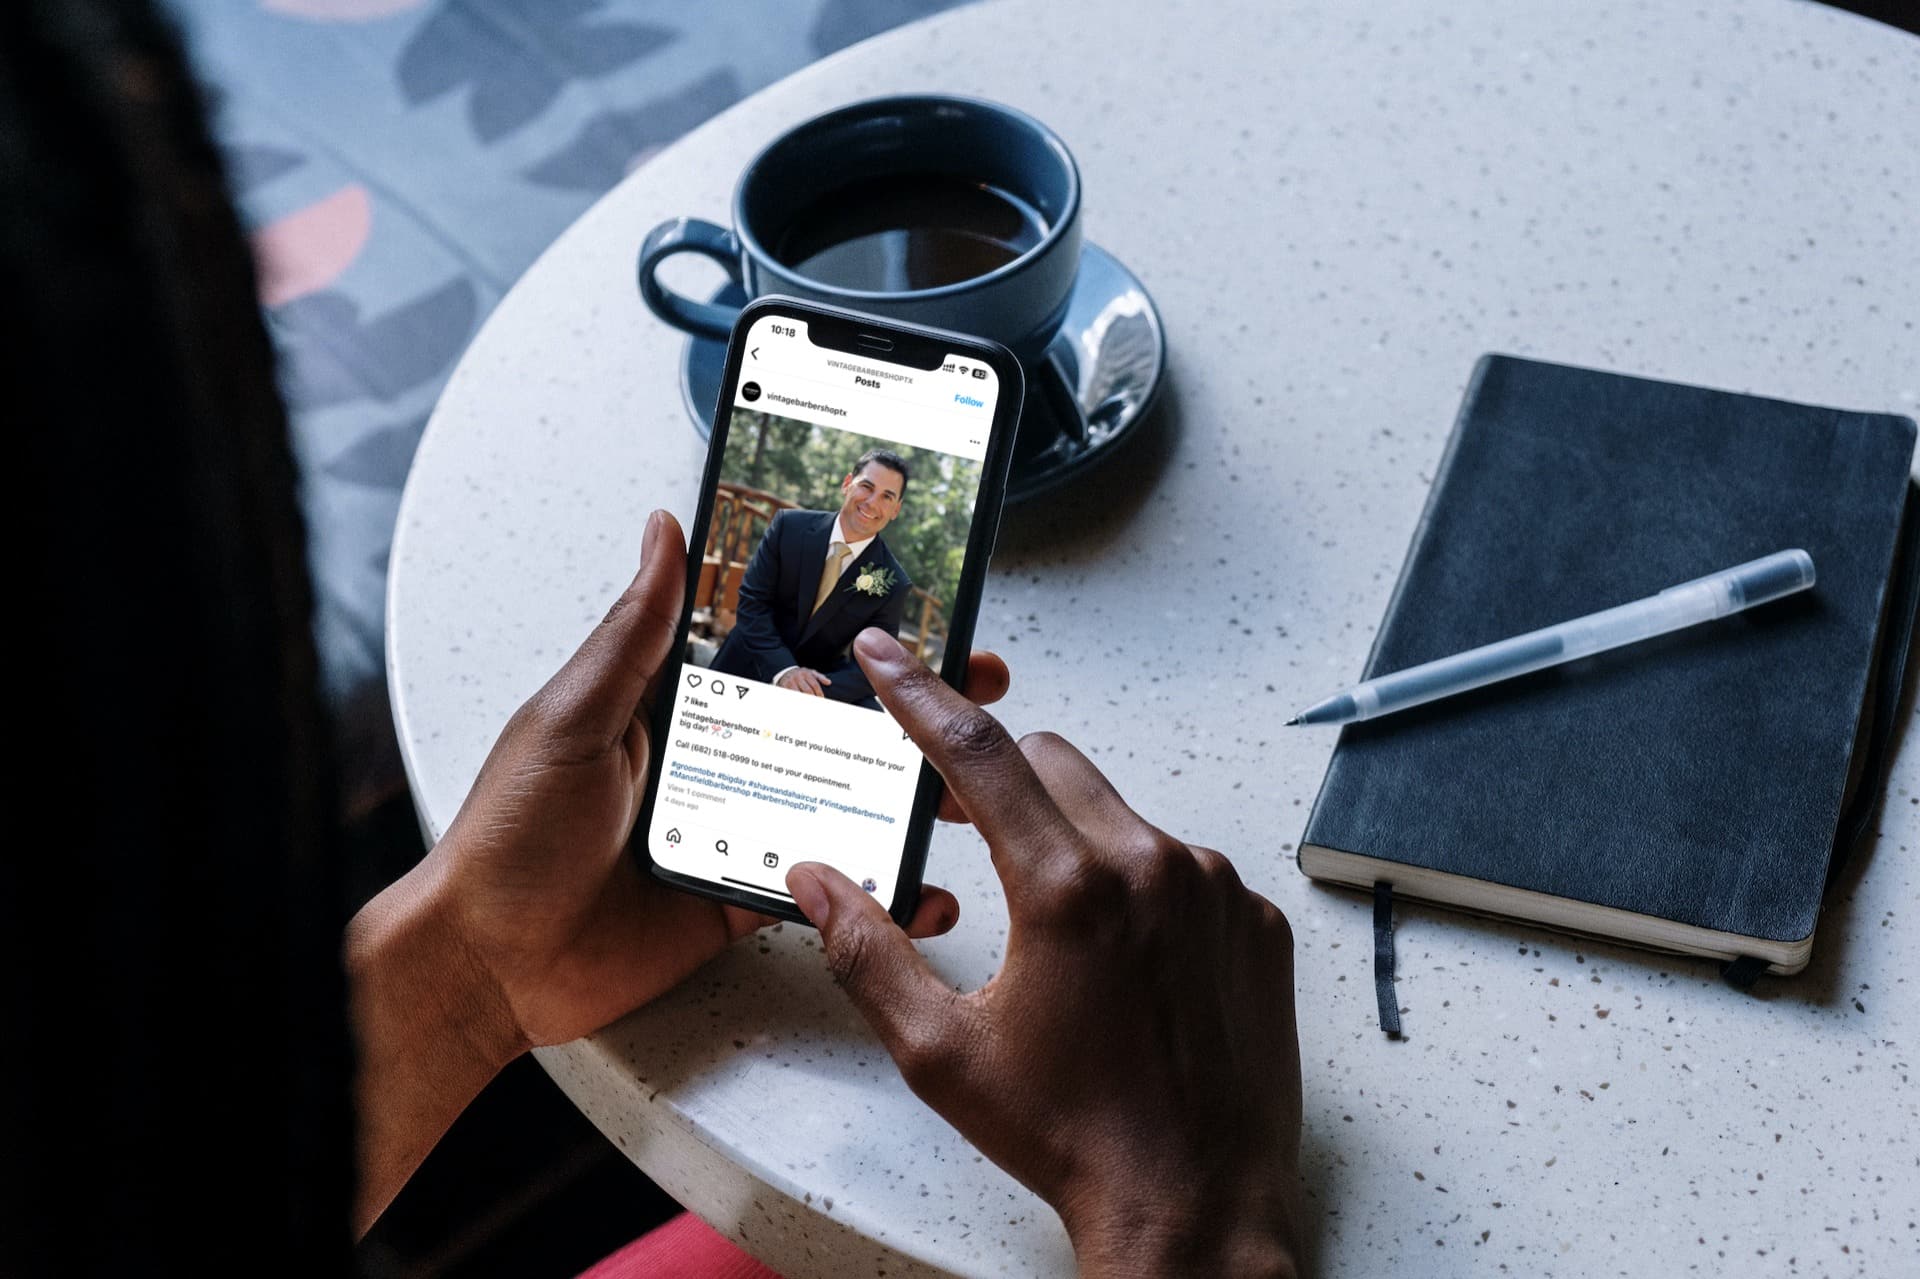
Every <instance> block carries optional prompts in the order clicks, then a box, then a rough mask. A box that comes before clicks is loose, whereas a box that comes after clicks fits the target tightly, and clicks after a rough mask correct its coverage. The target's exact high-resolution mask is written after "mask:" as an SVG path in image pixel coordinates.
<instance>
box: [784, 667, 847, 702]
mask: <svg viewBox="0 0 1920 1279" xmlns="http://www.w3.org/2000/svg"><path fill="white" fill-rule="evenodd" d="M773 682H774V683H776V684H778V685H779V686H780V687H781V688H790V689H792V690H793V691H794V692H796V693H811V694H813V695H814V696H815V697H825V696H826V695H827V685H829V684H831V683H833V681H832V680H830V679H828V678H827V677H826V676H825V675H822V674H821V673H820V672H819V671H816V670H811V669H809V668H807V667H805V666H796V667H794V668H793V669H792V670H790V671H781V672H780V674H779V675H778V676H777V677H776V678H775V679H774V681H773Z"/></svg>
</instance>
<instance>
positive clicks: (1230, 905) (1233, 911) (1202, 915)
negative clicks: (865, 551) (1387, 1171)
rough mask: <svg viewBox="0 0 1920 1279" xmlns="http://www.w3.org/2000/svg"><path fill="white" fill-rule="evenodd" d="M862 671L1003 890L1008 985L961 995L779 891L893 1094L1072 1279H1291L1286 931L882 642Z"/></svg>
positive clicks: (1073, 755)
mask: <svg viewBox="0 0 1920 1279" xmlns="http://www.w3.org/2000/svg"><path fill="white" fill-rule="evenodd" d="M855 651H856V653H857V654H858V657H859V660H860V662H861V664H862V666H863V667H864V668H865V670H866V672H867V674H868V676H869V678H870V679H871V680H872V682H873V685H874V688H875V690H876V692H877V693H878V695H879V697H880V699H881V701H882V703H883V704H884V705H885V706H886V707H887V709H888V710H889V711H890V712H892V714H893V715H894V717H895V718H896V719H897V720H898V721H899V722H900V724H901V726H902V727H903V728H904V729H905V730H906V731H907V732H908V733H910V734H912V736H913V738H914V740H915V742H916V743H917V744H918V745H919V746H920V748H921V750H922V751H924V752H925V753H926V755H927V757H928V759H929V760H931V761H932V762H933V764H934V765H935V767H936V768H938V770H939V771H940V774H941V776H942V778H943V779H944V780H945V782H946V785H947V787H948V790H949V791H950V793H951V796H952V798H953V800H954V802H955V803H956V804H957V806H958V808H959V809H960V810H961V811H962V812H964V813H965V814H967V815H970V816H971V817H972V818H973V819H974V822H975V825H976V826H978V827H979V829H980V831H981V834H982V835H983V836H984V837H985V838H986V841H987V844H988V848H989V850H990V852H991V854H992V856H993V861H994V866H995V868H996V870H997V871H998V873H999V875H1000V877H1001V880H1002V883H1003V884H1004V885H1005V887H1006V891H1007V902H1008V913H1009V921H1010V928H1009V935H1008V940H1007V949H1006V958H1005V961H1004V963H1003V965H1002V967H1001V970H1000V972H999V973H998V974H997V975H996V976H995V977H994V978H993V980H992V981H990V982H989V983H988V984H987V985H986V986H985V987H983V988H982V989H981V990H979V991H976V992H973V993H971V994H956V993H955V992H953V991H952V990H950V989H949V988H947V987H946V985H945V984H944V983H943V982H941V981H940V979H939V978H938V977H937V976H936V975H935V974H934V973H933V972H932V970H931V969H930V968H928V967H927V965H926V963H925V961H924V960H923V959H922V958H921V957H920V955H919V953H918V952H917V951H916V950H915V949H914V948H913V946H912V944H911V943H910V942H909V941H908V940H907V938H906V936H905V935H904V934H903V933H901V932H900V930H899V929H898V928H897V927H895V926H894V925H893V923H892V921H891V920H890V919H888V918H887V916H886V914H885V913H884V912H883V911H881V910H880V909H879V908H878V906H877V903H875V902H873V901H872V900H871V898H870V897H869V895H868V894H866V893H863V892H861V891H860V890H859V889H858V888H857V887H856V886H854V885H853V884H851V883H850V882H849V881H847V880H846V879H845V878H844V877H843V876H840V875H838V874H837V873H836V872H834V871H832V870H830V869H828V868H826V867H824V866H821V865H817V864H808V865H803V866H798V867H795V868H794V869H793V871H792V872H791V873H790V874H789V877H788V885H789V891H790V892H792V893H793V895H794V897H795V899H796V900H797V901H798V902H799V904H800V906H801V908H802V910H803V911H805V912H806V913H807V915H808V916H809V918H811V919H813V921H814V923H815V924H816V926H818V927H819V928H820V930H821V934H822V937H823V939H824V942H825V949H826V952H827V957H828V960H829V963H830V964H831V966H832V967H833V970H834V972H835V975H836V977H837V978H838V979H839V980H840V982H841V983H842V985H843V986H844V987H845V988H846V990H847V992H848V994H849V996H850V997H851V998H852V999H853V1001H854V1002H855V1004H856V1005H857V1006H858V1007H859V1008H860V1010H861V1011H862V1013H863V1014H864V1015H865V1016H866V1017H867V1019H868V1021H869V1022H870V1023H871V1024H872V1025H873V1027H874V1029H875V1031H876V1032H877V1033H878V1034H879V1035H880V1037H881V1039H882V1042H883V1043H884V1044H885V1045H886V1047H887V1049H888V1051H889V1052H890V1053H892V1054H893V1056H894V1057H895V1059H896V1060H897V1061H898V1062H899V1064H900V1067H901V1071H902V1074H903V1075H904V1077H905V1078H906V1080H907V1083H908V1084H909V1086H910V1087H912V1088H913V1089H914V1091H915V1092H916V1093H918V1094H919V1095H920V1096H921V1097H922V1098H923V1099H924V1100H926V1101H927V1102H928V1103H929V1104H930V1105H932V1106H933V1107H934V1109H936V1110H937V1111H939V1112H940V1113H941V1114H942V1115H943V1116H945V1117H946V1118H947V1119H948V1121H949V1122H951V1123H953V1124H954V1126H955V1127H956V1128H958V1129H959V1130H960V1131H961V1132H962V1133H963V1134H964V1135H966V1136H967V1137H968V1138H969V1139H970V1140H972V1141H973V1142H974V1144H975V1145H976V1146H978V1147H979V1149H980V1150H981V1151H982V1152H983V1153H984V1154H986V1155H987V1156H988V1157H989V1158H991V1159H993V1160H994V1161H995V1162H996V1163H998V1164H1000V1165H1001V1166H1002V1167H1003V1168H1005V1169H1007V1170H1008V1171H1009V1172H1010V1173H1012V1174H1013V1175H1014V1176H1015V1177H1017V1178H1019V1179H1020V1180H1021V1181H1023V1182H1025V1183H1026V1184H1027V1185H1028V1186H1030V1187H1032V1188H1033V1189H1034V1190H1035V1191H1036V1192H1037V1193H1039V1194H1040V1195H1041V1196H1042V1197H1043V1198H1045V1199H1047V1201H1048V1202H1049V1203H1051V1204H1052V1205H1053V1206H1054V1207H1055V1208H1056V1209H1057V1210H1058V1211H1059V1212H1060V1214H1061V1216H1062V1219H1063V1221H1064V1222H1065V1223H1066V1226H1067V1229H1068V1231H1069V1233H1070V1234H1071V1235H1072V1236H1073V1239H1074V1244H1075V1249H1076V1252H1077V1253H1078V1254H1079V1257H1080V1260H1081V1264H1082V1267H1083V1272H1087V1273H1091V1272H1094V1271H1097V1270H1099V1269H1102V1268H1104V1267H1105V1266H1106V1265H1107V1264H1108V1263H1109V1262H1120V1261H1122V1260H1126V1259H1130V1260H1131V1264H1133V1265H1135V1266H1138V1265H1140V1264H1141V1262H1142V1260H1143V1259H1146V1258H1151V1257H1153V1256H1154V1255H1155V1252H1156V1250H1157V1249H1167V1250H1172V1251H1177V1252H1178V1253H1179V1254H1180V1265H1181V1266H1182V1267H1185V1268H1188V1269H1191V1268H1192V1267H1193V1266H1195V1265H1197V1264H1206V1261H1205V1259H1207V1258H1211V1259H1212V1260H1213V1261H1217V1262H1221V1263H1224V1262H1225V1261H1227V1260H1228V1259H1229V1258H1241V1259H1248V1258H1252V1259H1260V1260H1263V1261H1265V1262H1268V1263H1271V1265H1269V1266H1265V1267H1263V1268H1266V1269H1271V1270H1273V1271H1274V1272H1284V1267H1285V1266H1289V1265H1291V1257H1292V1255H1293V1253H1292V1250H1293V1246H1294V1242H1295V1231H1296V1229H1297V1222H1298V1187H1297V1176H1296V1164H1297V1159H1298V1147H1299V1136H1300V1108H1301V1103H1300V1075H1299V1050H1298V1046H1297V1041H1296V1035H1295V1026H1294V1016H1293V966H1292V935H1291V932H1290V931H1289V929H1288V926H1287V922H1286V919H1285V917H1284V916H1282V914H1281V913H1280V912H1279V910H1277V909H1276V908H1275V907H1274V906H1273V905H1272V904H1271V903H1270V902H1268V901H1266V899H1264V898H1262V897H1261V896H1259V895H1258V894H1257V893H1254V892H1251V891H1250V890H1248V889H1247V888H1246V887H1245V886H1244V885H1243V884H1242V883H1241V882H1240V878H1239V876H1238V875H1237V874H1236V873H1235V872H1234V870H1233V867H1232V864H1231V862H1229V861H1228V859H1227V858H1225V857H1223V856H1221V855H1220V854H1219V853H1217V852H1214V851H1213V850H1210V849H1204V848H1195V847H1192V846H1189V845H1187V844H1185V843H1183V842H1181V841H1180V840H1178V839H1176V838H1174V837H1173V836H1171V835H1168V834H1167V833H1166V832H1164V831H1161V830H1159V829H1158V828H1156V827H1154V826H1153V825H1152V824H1150V823H1148V822H1147V821H1145V820H1144V819H1143V818H1141V817H1140V816H1139V814H1137V813H1135V812H1134V811H1133V809H1132V808H1130V807H1129V806H1128V805H1127V803H1126V801H1125V800H1124V799H1122V798H1121V796H1120V795H1119V793H1118V792H1117V791H1116V790H1115V789H1114V788H1113V786H1112V785H1111V783H1109V782H1108V781H1107V779H1106V777H1105V776H1104V775H1102V774H1101V772H1100V771H1099V769H1097V768H1096V767H1094V765H1093V764H1092V762H1091V761H1089V760H1088V759H1087V758H1086V757H1085V756H1084V755H1082V754H1081V753H1080V752H1079V751H1078V750H1077V749H1075V748H1074V747H1073V746H1072V744H1071V743H1068V742H1067V741H1065V740H1064V739H1062V738H1059V737H1056V736H1053V735H1051V734H1039V735H1034V736H1031V737H1028V738H1025V739H1022V740H1021V741H1019V742H1015V741H1014V740H1013V739H1012V738H1011V737H1010V736H1009V735H1008V734H1007V733H1006V730H1005V729H1004V728H1002V727H1001V726H1000V725H999V723H998V721H996V720H995V719H994V718H993V717H992V716H991V715H990V714H988V713H987V712H985V711H983V710H981V709H980V708H979V707H977V706H975V705H973V704H971V703H969V702H968V701H967V700H966V699H965V698H963V697H962V696H961V695H960V694H959V693H957V692H955V691H954V690H953V689H951V688H948V687H947V686H945V685H944V684H942V683H941V682H940V681H939V680H938V679H934V678H931V677H929V676H928V675H927V674H926V673H925V672H924V670H921V669H917V666H918V664H917V663H914V662H912V660H911V659H910V657H908V655H907V654H906V653H905V652H904V651H903V650H901V649H900V647H899V645H898V644H897V643H895V642H894V641H893V640H892V639H891V638H889V637H886V636H883V635H878V634H876V633H875V632H871V631H869V632H867V633H866V634H864V635H863V636H862V637H861V638H860V639H859V640H858V641H857V643H856V646H855ZM1167 1259H1168V1261H1169V1263H1171V1260H1172V1252H1171V1251H1170V1252H1169V1254H1168V1257H1167ZM1150 1268H1151V1267H1150ZM1219 1272H1221V1273H1225V1272H1226V1271H1224V1270H1222V1271H1219Z"/></svg>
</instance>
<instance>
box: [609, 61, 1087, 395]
mask: <svg viewBox="0 0 1920 1279" xmlns="http://www.w3.org/2000/svg"><path fill="white" fill-rule="evenodd" d="M676 253H697V254H700V255H701V256H703V257H708V258H711V259H713V260H714V261H715V262H718V263H719V264H720V265H721V267H723V268H724V269H725V270H726V272H727V274H728V276H730V277H731V278H732V280H733V282H734V283H735V284H736V285H738V286H739V288H740V289H741V291H742V292H744V293H745V294H746V296H747V297H749V298H754V297H759V296H761V295H762V294H767V293H782V294H786V295H787V296H789V297H796V298H803V299H806V300H809V301H816V302H824V303H827V304H829V305H834V306H843V307H850V308H852V309H854V310H858V311H867V312H870V313H872V314H875V315H879V316H883V317H886V318H890V319H897V320H901V321H905V322H908V323H913V324H928V325H933V326H934V327H936V328H944V329H955V330H958V331H959V332H962V333H972V334H978V335H979V336H981V337H988V338H992V339H994V340H995V341H998V342H1001V343H1003V344H1005V345H1006V346H1008V347H1011V348H1012V349H1013V351H1014V353H1015V354H1016V355H1018V356H1020V357H1021V358H1022V359H1023V360H1028V361H1032V360H1036V359H1038V358H1039V356H1040V354H1041V352H1043V351H1044V350H1045V349H1046V345H1047V342H1048V340H1049V339H1051V338H1052V337H1053V334H1054V331H1055V330H1056V329H1058V328H1059V327H1060V322H1061V320H1062V318H1063V317H1064V316H1065V315H1066V310H1067V302H1068V299H1069V296H1070V295H1071V293H1072V291H1073V281H1074V276H1075V275H1076V273H1077V272H1078V271H1079V268H1080V173H1079V170H1078V169H1077V168H1076V167H1075V165H1074V162H1073V156H1072V155H1071V154H1069V153H1068V151H1067V148H1066V146H1065V144H1064V143H1062V142H1061V141H1060V139H1059V138H1058V137H1056V136H1055V135H1054V133H1053V131H1052V130H1050V129H1048V128H1047V127H1046V126H1045V125H1043V124H1041V123H1040V122H1038V121H1037V120H1034V119H1033V118H1031V117H1030V116H1027V115H1024V114H1022V113H1021V112H1018V111H1015V110H1013V109H1012V108H1010V107H1003V106H1000V105H998V104H995V103H992V102H981V101H977V100H974V99H971V98H954V97H936V96H927V95H915V96H910V97H897V98H878V99H875V100H873V101H871V102H858V103H855V104H853V105H852V106H848V107H842V108H840V109H839V110H837V111H830V112H828V113H827V114H825V115H822V116H817V117H815V118H814V119H812V120H809V121H807V122H806V123H804V124H802V125H799V126H798V127H796V128H794V129H792V130H790V131H789V132H787V133H785V134H783V135H781V136H780V137H779V138H776V139H775V140H774V141H773V142H772V143H770V144H769V145H768V146H767V147H766V149H765V150H763V151H761V152H760V154H759V155H757V156H755V157H754V159H753V162H752V163H750V164H749V165H747V168H746V172H745V173H743V174H742V175H741V177H740V184H739V186H738V187H737V188H735V190H734V195H733V229H732V230H728V229H726V228H725V227H720V226H715V225H714V224H713V223H711V222H703V221H701V220H699V219H698V218H674V219H672V220H671V221H668V222H663V223H661V224H660V225H659V226H657V227H655V228H654V229H653V230H652V231H650V232H649V233H648V234H647V238H646V240H645V241H644V242H643V243H642V244H641V246H640V263H639V272H640V296H641V298H642V299H644V300H645V302H646V304H647V306H648V308H649V309H650V310H652V312H653V313H654V314H655V315H657V316H659V317H660V318H661V319H663V320H665V321H666V322H667V323H668V324H671V325H673V326H675V327H676V328H680V329H684V330H686V331H687V332H689V333H692V334H696V335H698V336H701V337H707V338H713V339H716V340H720V341H724V340H726V338H727V335H728V334H729V333H730V332H731V331H732V328H733V321H734V318H735V316H737V315H738V314H739V311H738V308H736V307H732V306H726V305H721V304H717V303H714V302H701V301H697V300H695V299H693V298H689V297H685V296H682V295H681V294H678V293H674V292H672V291H670V290H668V289H667V288H666V287H665V286H664V285H662V284H661V283H660V281H659V279H658V277H657V274H656V273H657V271H658V270H659V266H660V263H661V262H663V261H665V260H666V259H667V258H668V257H671V256H672V255H673V254H676Z"/></svg>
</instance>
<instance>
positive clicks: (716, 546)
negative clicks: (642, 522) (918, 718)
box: [693, 481, 947, 667]
mask: <svg viewBox="0 0 1920 1279" xmlns="http://www.w3.org/2000/svg"><path fill="white" fill-rule="evenodd" d="M795 506H796V503H793V502H789V501H787V500H786V499H785V498H782V497H776V496H774V495H773V494H772V493H767V492H764V491H762V490H760V489H755V488H748V487H747V486H746V485H744V484H729V483H726V482H725V481H722V482H721V483H720V484H719V485H718V486H717V488H716V489H715V492H714V498H713V520H712V521H711V522H710V523H709V524H708V526H707V545H706V549H705V550H704V551H703V552H702V554H701V556H700V584H699V586H698V587H696V588H695V590H694V595H693V621H694V625H695V627H696V628H697V629H699V630H703V631H704V632H705V633H706V634H707V635H708V636H710V637H711V638H712V639H714V640H715V641H716V642H717V641H718V640H720V639H722V638H724V637H725V636H726V634H727V632H728V631H730V630H732V629H733V624H734V622H735V621H736V620H738V617H739V608H740V580H741V579H742V578H743V577H745V576H746V572H747V564H748V562H749V561H750V560H752V559H753V552H754V549H755V548H756V547H758V546H759V545H760V538H761V535H762V534H764V533H765V532H766V531H767V525H769V524H771V523H772V522H773V517H774V516H776V515H778V514H779V513H780V512H782V511H787V510H792V509H794V508H795ZM913 596H914V598H913V599H912V600H911V601H910V602H909V603H908V604H907V613H906V617H905V619H904V620H903V621H902V623H901V626H900V642H901V643H902V644H905V645H906V646H907V647H908V648H910V649H912V650H913V652H914V655H915V656H916V657H918V658H919V659H920V660H921V661H923V662H925V663H926V664H927V665H929V666H933V667H938V666H939V664H940V659H941V657H942V656H943V655H944V654H945V652H946V648H947V614H946V608H945V606H944V604H943V603H942V601H941V600H940V598H939V597H938V596H936V595H933V594H932V593H930V592H928V591H925V590H922V589H921V588H920V587H918V586H916V587H914V588H913Z"/></svg>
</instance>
